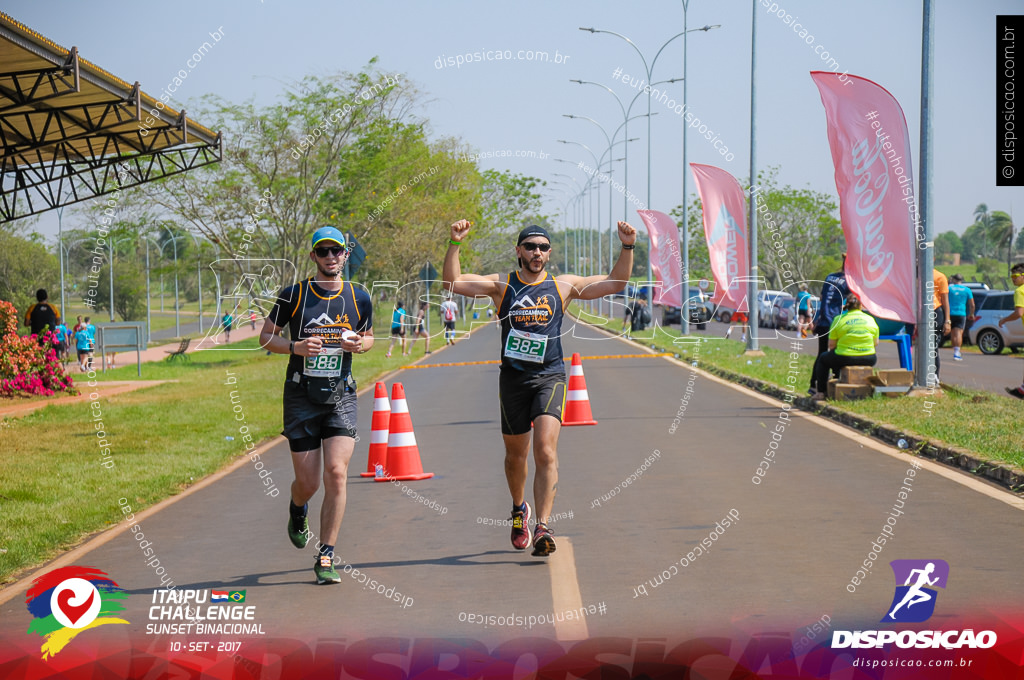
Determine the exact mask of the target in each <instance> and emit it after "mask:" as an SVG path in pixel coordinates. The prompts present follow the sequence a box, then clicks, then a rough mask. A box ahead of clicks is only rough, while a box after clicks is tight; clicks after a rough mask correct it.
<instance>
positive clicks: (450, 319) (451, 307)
mask: <svg viewBox="0 0 1024 680" xmlns="http://www.w3.org/2000/svg"><path fill="white" fill-rule="evenodd" d="M458 317H459V306H458V305H457V304H455V301H454V300H452V294H451V293H450V292H449V291H447V290H446V291H445V292H444V302H442V303H441V320H442V321H444V342H445V344H446V345H454V344H455V320H456V319H457V318H458Z"/></svg>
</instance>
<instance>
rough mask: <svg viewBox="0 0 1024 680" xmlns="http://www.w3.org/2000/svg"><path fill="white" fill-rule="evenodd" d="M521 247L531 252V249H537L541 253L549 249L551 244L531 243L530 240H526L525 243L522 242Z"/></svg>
mask: <svg viewBox="0 0 1024 680" xmlns="http://www.w3.org/2000/svg"><path fill="white" fill-rule="evenodd" d="M523 248H526V250H527V251H529V252H531V253H532V252H533V251H535V250H539V251H540V252H542V253H546V252H548V251H549V250H551V244H550V243H532V242H530V241H527V242H526V243H524V244H523Z"/></svg>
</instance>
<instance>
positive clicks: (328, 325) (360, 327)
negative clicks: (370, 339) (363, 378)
mask: <svg viewBox="0 0 1024 680" xmlns="http://www.w3.org/2000/svg"><path fill="white" fill-rule="evenodd" d="M268 318H269V319H270V321H271V322H272V323H273V324H274V325H275V326H285V325H288V326H289V332H290V335H291V339H292V340H295V341H296V342H299V341H300V340H305V339H306V338H312V337H318V338H320V339H321V340H323V346H324V348H325V349H327V350H328V352H332V351H337V350H339V349H340V347H341V335H342V333H344V332H345V331H365V330H366V329H368V328H370V326H371V325H372V324H373V309H372V306H371V304H370V295H369V294H368V293H367V292H366V290H364V289H363V288H362V287H361V286H359V287H356V286H353V285H352V284H351V283H349V282H348V281H345V282H344V283H342V286H341V290H327V289H326V288H323V287H321V286H319V285H318V284H317V283H316V282H315V281H313V279H312V278H310V279H307V280H305V281H302V282H301V283H297V284H295V285H293V286H289V287H288V288H285V289H284V290H282V291H281V293H280V295H279V296H278V299H277V303H276V304H275V305H274V308H273V309H272V310H271V312H270V316H269V317H268ZM332 355H333V354H328V353H327V352H325V353H323V354H322V355H321V356H320V357H318V358H309V360H307V357H302V356H299V355H297V354H293V355H292V356H291V357H289V358H288V378H291V376H292V375H293V374H294V373H299V374H303V375H305V374H312V373H317V372H319V373H324V374H325V375H327V374H339V376H338V377H341V378H344V377H345V376H347V375H348V374H349V372H350V371H351V368H352V354H351V353H349V352H340V353H338V354H337V355H336V356H337V359H331V358H330V356H332ZM317 361H319V364H318V363H316V362H317ZM307 363H310V364H311V365H310V366H309V367H308V368H309V369H310V370H307Z"/></svg>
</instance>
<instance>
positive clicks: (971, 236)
mask: <svg viewBox="0 0 1024 680" xmlns="http://www.w3.org/2000/svg"><path fill="white" fill-rule="evenodd" d="M960 240H961V241H962V242H963V246H964V248H963V251H962V252H963V257H964V259H965V260H970V261H971V262H976V261H977V260H978V258H981V257H991V256H992V255H993V254H994V252H993V248H992V244H991V243H989V240H988V233H987V229H986V227H985V225H984V224H983V223H981V222H975V223H974V224H972V225H971V226H969V227H967V229H965V230H964V235H963V236H962V237H960Z"/></svg>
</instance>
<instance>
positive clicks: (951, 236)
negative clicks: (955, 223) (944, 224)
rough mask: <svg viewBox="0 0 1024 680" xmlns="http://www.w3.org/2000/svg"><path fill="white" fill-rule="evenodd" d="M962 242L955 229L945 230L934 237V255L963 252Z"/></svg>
mask: <svg viewBox="0 0 1024 680" xmlns="http://www.w3.org/2000/svg"><path fill="white" fill-rule="evenodd" d="M963 248H964V243H963V241H961V240H960V236H958V235H957V233H956V232H955V231H952V230H950V231H946V232H943V233H941V234H939V235H938V236H936V237H935V255H936V256H943V255H950V254H952V253H963Z"/></svg>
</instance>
